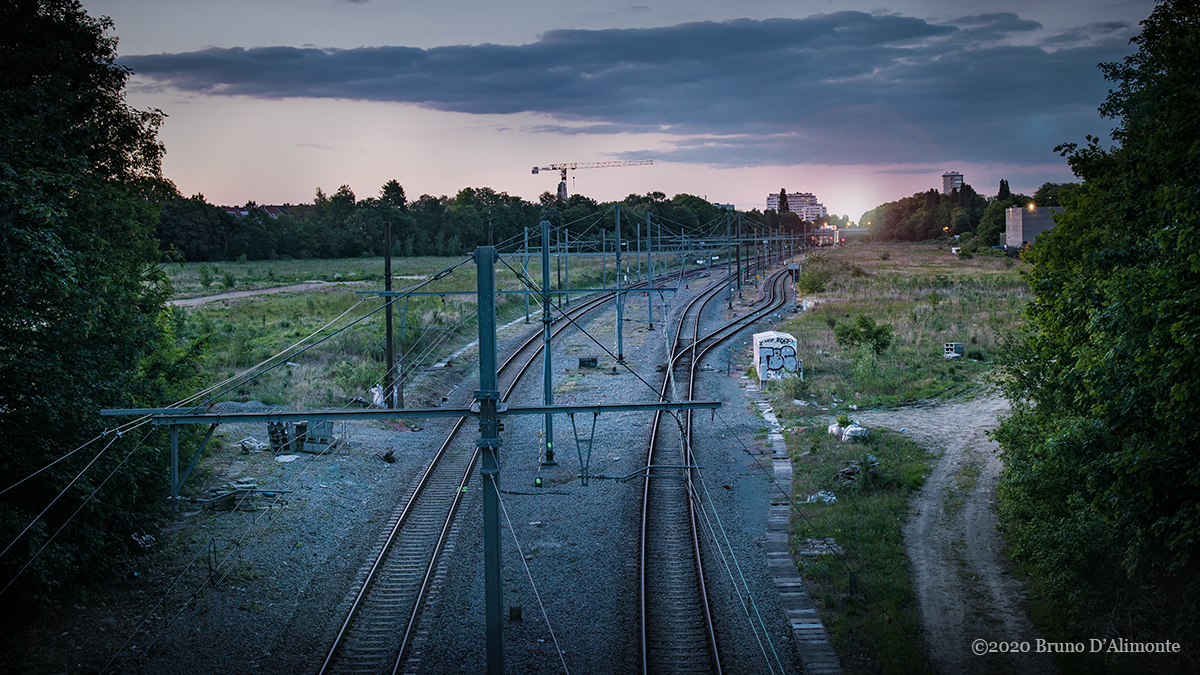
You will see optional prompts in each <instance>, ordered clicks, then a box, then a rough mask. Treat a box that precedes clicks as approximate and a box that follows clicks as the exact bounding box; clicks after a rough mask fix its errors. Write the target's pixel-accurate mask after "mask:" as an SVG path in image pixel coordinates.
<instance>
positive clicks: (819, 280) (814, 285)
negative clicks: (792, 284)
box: [796, 265, 833, 293]
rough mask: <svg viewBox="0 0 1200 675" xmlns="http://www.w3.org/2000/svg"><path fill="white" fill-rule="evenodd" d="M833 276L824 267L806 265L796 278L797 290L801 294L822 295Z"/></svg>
mask: <svg viewBox="0 0 1200 675" xmlns="http://www.w3.org/2000/svg"><path fill="white" fill-rule="evenodd" d="M832 276H833V275H832V274H831V273H830V272H829V270H827V269H825V268H824V267H823V266H813V265H806V266H805V269H803V270H801V272H800V274H798V275H797V276H796V290H798V291H800V292H801V293H821V292H822V291H824V290H825V287H826V286H828V285H829V279H830V278H831V277H832Z"/></svg>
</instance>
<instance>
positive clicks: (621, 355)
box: [613, 204, 625, 363]
mask: <svg viewBox="0 0 1200 675" xmlns="http://www.w3.org/2000/svg"><path fill="white" fill-rule="evenodd" d="M613 209H614V211H613V221H614V222H615V223H616V227H615V230H616V242H617V362H618V363H625V335H624V332H623V330H624V327H623V324H624V321H625V296H624V295H623V294H622V293H621V276H622V275H621V205H620V204H616V205H615V206H613Z"/></svg>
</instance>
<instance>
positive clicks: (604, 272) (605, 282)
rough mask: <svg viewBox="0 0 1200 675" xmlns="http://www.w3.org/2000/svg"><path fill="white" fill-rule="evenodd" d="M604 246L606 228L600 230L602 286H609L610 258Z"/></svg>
mask: <svg viewBox="0 0 1200 675" xmlns="http://www.w3.org/2000/svg"><path fill="white" fill-rule="evenodd" d="M605 253H607V251H606V250H605V247H604V230H600V288H608V258H606V257H605Z"/></svg>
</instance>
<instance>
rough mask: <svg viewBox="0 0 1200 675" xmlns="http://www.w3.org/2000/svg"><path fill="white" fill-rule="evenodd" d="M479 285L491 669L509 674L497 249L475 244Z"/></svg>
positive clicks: (485, 586) (485, 569) (479, 394)
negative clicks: (502, 570) (503, 556)
mask: <svg viewBox="0 0 1200 675" xmlns="http://www.w3.org/2000/svg"><path fill="white" fill-rule="evenodd" d="M475 264H476V266H477V267H478V271H477V273H476V283H477V284H478V286H477V287H478V289H479V391H477V392H475V400H476V401H477V402H478V403H479V436H480V438H479V440H478V441H476V443H477V445H478V446H479V452H480V455H481V456H480V459H481V460H482V463H481V466H480V469H479V473H480V477H481V479H482V480H481V482H482V483H483V589H484V591H483V592H484V616H485V618H486V625H487V672H488V675H504V616H503V605H504V580H503V578H502V577H501V574H500V443H501V440H500V419H499V415H498V414H497V413H498V412H499V411H498V405H499V403H500V390H499V389H498V388H497V384H496V293H495V291H496V269H495V268H496V249H495V248H493V247H491V246H480V247H479V248H477V249H475Z"/></svg>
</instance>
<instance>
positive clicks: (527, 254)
mask: <svg viewBox="0 0 1200 675" xmlns="http://www.w3.org/2000/svg"><path fill="white" fill-rule="evenodd" d="M524 272H525V278H526V279H528V278H529V226H528V225H526V226H525V269H524ZM525 323H529V294H528V293H526V294H525Z"/></svg>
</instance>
